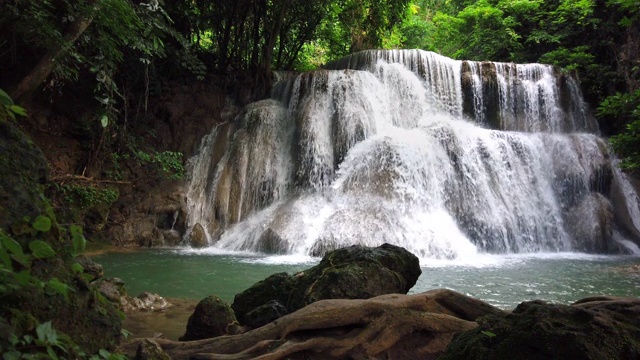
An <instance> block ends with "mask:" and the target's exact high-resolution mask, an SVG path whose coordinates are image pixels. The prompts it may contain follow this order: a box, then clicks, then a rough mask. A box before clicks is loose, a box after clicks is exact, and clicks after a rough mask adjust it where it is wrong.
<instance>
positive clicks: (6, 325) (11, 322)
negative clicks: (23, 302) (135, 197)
mask: <svg viewBox="0 0 640 360" xmlns="http://www.w3.org/2000/svg"><path fill="white" fill-rule="evenodd" d="M25 220H28V219H25ZM29 224H30V225H29V226H27V227H26V228H25V229H24V230H23V235H24V234H25V233H28V234H29V235H28V236H29V237H30V238H31V239H32V240H31V241H30V242H29V243H28V249H24V248H23V246H22V245H21V244H20V243H19V242H18V241H16V240H15V239H14V238H13V237H12V236H10V235H9V234H7V233H6V232H5V231H4V230H2V229H0V299H3V302H4V303H5V304H7V305H8V304H9V303H7V302H6V301H7V300H6V299H8V298H10V297H11V296H13V294H17V293H21V292H30V293H33V292H43V293H44V294H45V296H47V297H50V298H53V297H56V296H59V297H62V298H63V299H64V301H65V302H66V303H69V302H70V296H71V293H73V292H75V291H76V290H75V287H74V286H73V285H71V284H70V283H68V282H67V280H65V279H59V278H57V277H50V278H48V279H43V278H41V277H40V275H36V274H35V273H34V266H36V264H37V263H38V262H41V261H45V260H47V259H52V258H54V257H57V256H60V255H61V254H57V253H56V251H55V250H54V249H53V248H52V247H51V246H50V245H49V244H48V243H47V242H45V241H43V240H41V239H40V237H41V236H45V235H48V234H49V232H50V231H53V230H54V228H53V222H52V220H51V219H50V218H49V217H47V216H44V215H40V216H38V217H36V218H35V219H34V220H33V221H32V222H30V223H29ZM70 232H71V238H72V248H71V252H72V254H77V253H80V252H82V250H83V249H84V246H85V244H86V240H85V239H84V236H83V235H82V229H81V228H79V227H73V226H72V227H71V228H70ZM63 251H65V250H63ZM83 270H84V269H83V268H82V265H80V264H78V263H73V264H72V265H71V268H70V269H68V270H67V272H68V273H69V274H75V275H76V276H80V277H82V276H83V275H85V274H83ZM94 291H95V290H94ZM6 311H8V312H6ZM0 332H1V333H2V336H0V353H2V354H3V358H4V359H64V358H73V359H95V360H97V359H109V360H119V359H124V357H123V356H122V355H119V354H111V353H110V352H108V351H106V350H104V349H103V350H100V352H99V353H98V354H95V355H90V354H86V353H85V351H84V350H83V349H82V348H81V347H80V346H79V345H78V344H76V343H75V342H74V340H73V339H72V338H71V337H70V336H68V335H66V334H64V333H62V332H60V331H58V330H56V329H55V327H54V326H53V324H52V322H51V321H50V320H49V321H44V322H41V321H40V320H39V319H36V318H35V317H34V316H33V314H31V313H30V312H29V311H28V310H26V309H25V307H23V308H19V309H18V308H9V309H5V310H4V311H3V313H0Z"/></svg>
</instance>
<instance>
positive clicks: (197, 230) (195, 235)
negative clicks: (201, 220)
mask: <svg viewBox="0 0 640 360" xmlns="http://www.w3.org/2000/svg"><path fill="white" fill-rule="evenodd" d="M190 244H191V246H192V247H194V248H203V247H205V246H207V235H206V233H205V230H204V228H203V227H202V225H200V224H195V225H194V226H193V229H192V230H191V242H190Z"/></svg>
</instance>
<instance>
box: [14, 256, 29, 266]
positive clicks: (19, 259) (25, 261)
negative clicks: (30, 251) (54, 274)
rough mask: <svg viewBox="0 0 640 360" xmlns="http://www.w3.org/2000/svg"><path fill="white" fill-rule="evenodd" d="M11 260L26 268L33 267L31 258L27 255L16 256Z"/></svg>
mask: <svg viewBox="0 0 640 360" xmlns="http://www.w3.org/2000/svg"><path fill="white" fill-rule="evenodd" d="M11 258H12V259H13V260H15V261H16V262H18V263H19V264H20V265H22V266H24V267H29V266H31V256H29V255H26V254H14V255H11Z"/></svg>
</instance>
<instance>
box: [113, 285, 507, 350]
mask: <svg viewBox="0 0 640 360" xmlns="http://www.w3.org/2000/svg"><path fill="white" fill-rule="evenodd" d="M486 314H504V312H503V311H502V310H500V309H497V308H495V307H493V306H491V305H489V304H487V303H484V302H482V301H480V300H477V299H473V298H470V297H468V296H465V295H463V294H460V293H457V292H455V291H452V290H447V289H437V290H431V291H427V292H424V293H421V294H415V295H402V294H390V295H382V296H378V297H375V298H371V299H366V300H343V299H333V300H321V301H318V302H315V303H313V304H311V305H308V306H306V307H304V308H302V309H300V310H298V311H296V312H294V313H291V314H289V315H286V316H284V317H282V318H280V319H278V320H275V321H273V322H271V323H269V324H267V325H265V326H263V327H260V328H257V329H254V330H251V331H249V332H246V333H243V334H239V335H228V336H220V337H216V338H212V339H204V340H196V341H186V342H179V341H172V340H165V339H153V341H154V342H155V343H157V344H158V345H159V346H160V347H161V348H162V350H163V351H164V352H165V353H166V354H168V355H169V356H170V357H171V358H172V359H175V360H179V359H218V360H239V359H260V360H279V359H301V358H304V359H325V360H326V359H345V358H347V359H352V358H355V359H370V358H376V359H436V358H437V356H439V355H440V354H441V353H442V352H443V351H444V350H445V349H446V347H447V345H448V344H449V342H450V341H451V339H452V338H453V335H454V334H456V333H459V332H462V331H467V330H470V329H473V328H475V327H477V326H478V325H477V323H475V322H474V320H475V319H476V318H477V317H479V316H482V315H486ZM144 342H145V339H135V340H133V341H132V342H131V343H129V344H127V345H125V346H123V347H122V348H120V349H119V350H120V351H121V352H123V353H124V354H125V355H127V356H129V357H130V358H132V359H133V358H134V357H135V356H136V352H137V351H138V347H139V346H140V345H141V344H142V343H144Z"/></svg>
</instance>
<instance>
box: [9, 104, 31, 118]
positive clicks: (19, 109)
mask: <svg viewBox="0 0 640 360" xmlns="http://www.w3.org/2000/svg"><path fill="white" fill-rule="evenodd" d="M9 110H10V111H11V112H12V113H14V114H16V115H20V116H27V110H26V109H25V108H23V107H22V106H18V105H11V106H9Z"/></svg>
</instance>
